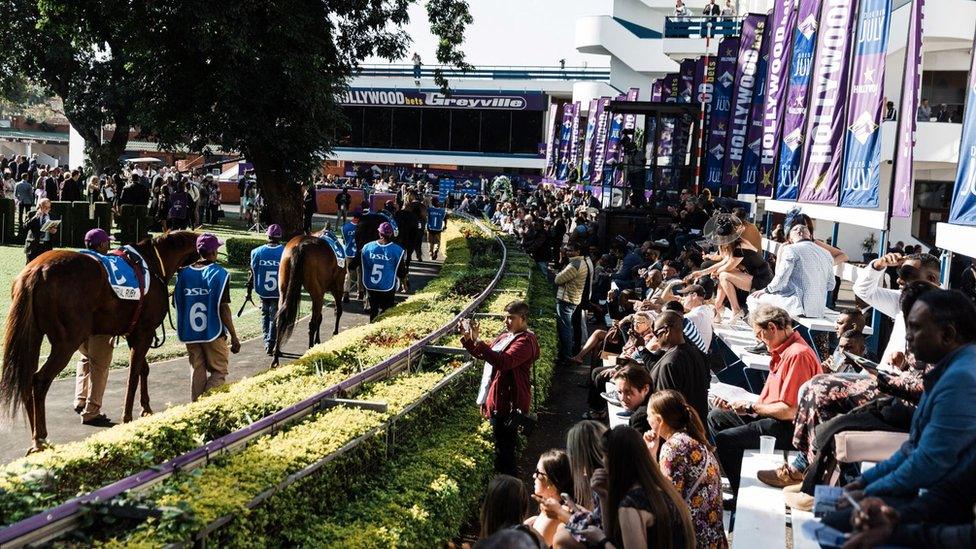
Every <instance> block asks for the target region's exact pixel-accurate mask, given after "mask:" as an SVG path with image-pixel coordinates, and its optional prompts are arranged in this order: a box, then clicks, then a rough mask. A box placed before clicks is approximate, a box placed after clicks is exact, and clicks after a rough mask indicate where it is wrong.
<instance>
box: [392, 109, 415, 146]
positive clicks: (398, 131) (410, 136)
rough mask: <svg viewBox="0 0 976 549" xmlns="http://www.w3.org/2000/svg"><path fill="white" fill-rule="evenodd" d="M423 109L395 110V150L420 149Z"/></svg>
mask: <svg viewBox="0 0 976 549" xmlns="http://www.w3.org/2000/svg"><path fill="white" fill-rule="evenodd" d="M420 120H421V109H413V108H397V109H393V148H394V149H419V148H420Z"/></svg>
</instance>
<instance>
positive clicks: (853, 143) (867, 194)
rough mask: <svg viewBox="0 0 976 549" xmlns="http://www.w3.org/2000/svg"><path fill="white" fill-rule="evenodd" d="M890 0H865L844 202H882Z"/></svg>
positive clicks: (849, 112) (859, 30) (849, 121)
mask: <svg viewBox="0 0 976 549" xmlns="http://www.w3.org/2000/svg"><path fill="white" fill-rule="evenodd" d="M889 19H891V1H890V0H861V5H860V13H859V14H858V17H857V42H855V45H854V59H853V64H854V68H853V69H852V70H851V78H852V80H853V81H852V82H851V91H850V94H849V95H848V103H847V128H846V130H845V132H844V133H845V134H846V135H845V138H844V169H843V172H842V173H841V186H840V205H841V206H844V207H848V208H877V207H878V203H879V201H878V194H879V189H880V188H881V109H882V108H883V103H884V73H885V57H886V56H887V54H888V20H889Z"/></svg>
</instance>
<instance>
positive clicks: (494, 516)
mask: <svg viewBox="0 0 976 549" xmlns="http://www.w3.org/2000/svg"><path fill="white" fill-rule="evenodd" d="M528 514H529V496H528V494H527V493H526V491H525V485H523V484H522V481H521V480H519V479H517V478H515V477H510V476H508V475H497V476H496V477H495V478H493V479H491V482H489V483H488V490H487V492H486V493H485V501H484V503H482V504H481V539H484V538H487V537H488V536H490V535H492V534H494V533H495V532H497V531H499V530H503V529H505V528H511V527H513V526H518V525H520V524H522V521H523V520H525V516H526V515H528Z"/></svg>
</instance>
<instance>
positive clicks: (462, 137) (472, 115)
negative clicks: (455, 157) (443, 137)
mask: <svg viewBox="0 0 976 549" xmlns="http://www.w3.org/2000/svg"><path fill="white" fill-rule="evenodd" d="M480 141H481V112H480V111H476V110H453V111H451V150H452V151H477V150H478V148H479V145H480Z"/></svg>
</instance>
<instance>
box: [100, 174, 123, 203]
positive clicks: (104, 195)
mask: <svg viewBox="0 0 976 549" xmlns="http://www.w3.org/2000/svg"><path fill="white" fill-rule="evenodd" d="M102 183H103V184H102V188H101V192H100V193H99V196H98V198H96V200H100V201H102V202H108V203H109V204H115V199H116V197H117V195H118V193H117V192H116V190H115V180H114V179H113V178H111V177H108V178H105V180H104V181H102Z"/></svg>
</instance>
